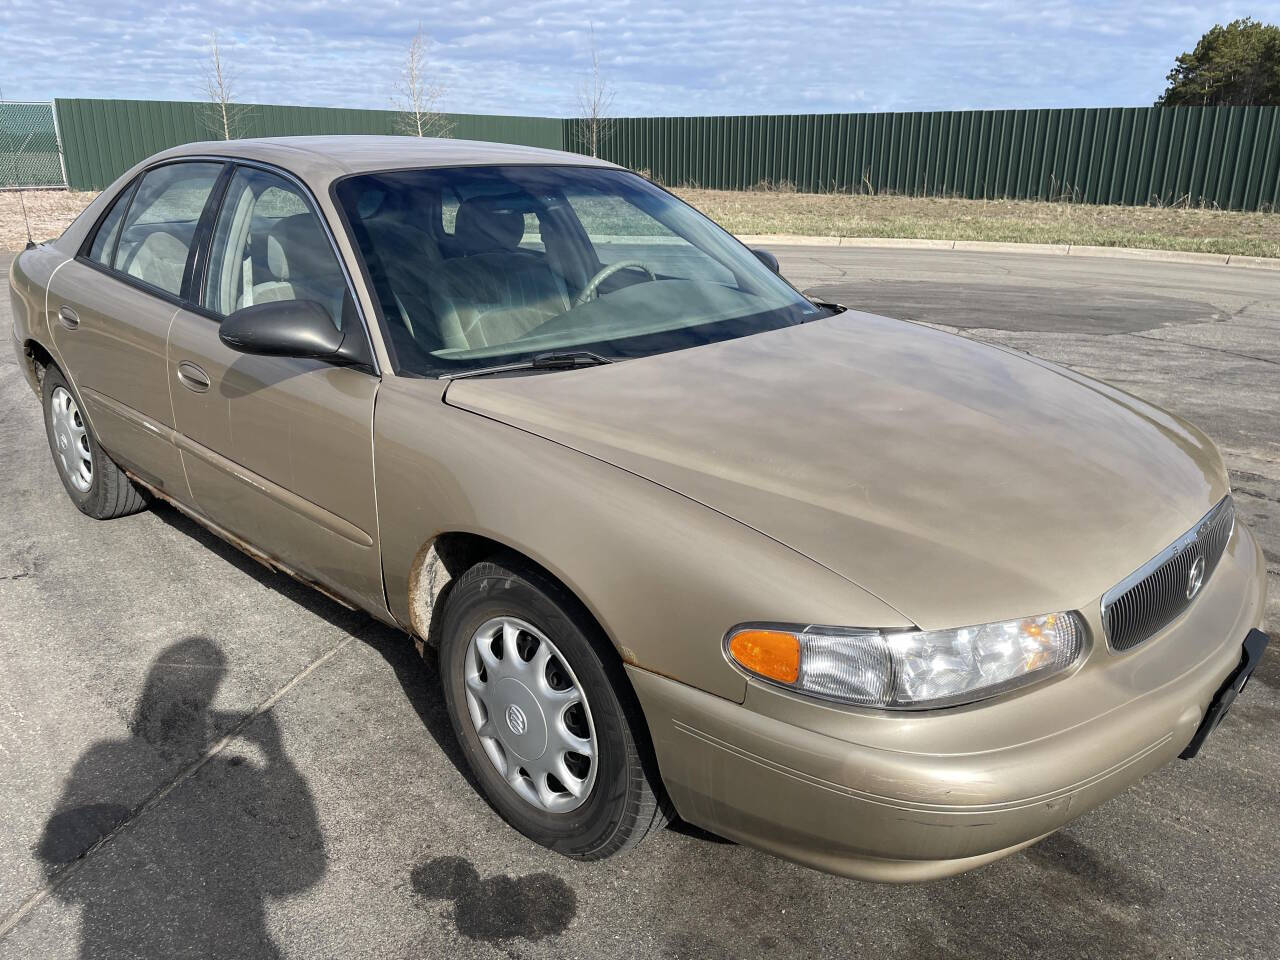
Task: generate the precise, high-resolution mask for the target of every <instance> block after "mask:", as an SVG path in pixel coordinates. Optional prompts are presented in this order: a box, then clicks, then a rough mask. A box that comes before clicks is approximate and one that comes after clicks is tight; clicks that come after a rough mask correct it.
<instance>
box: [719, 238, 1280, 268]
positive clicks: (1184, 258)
mask: <svg viewBox="0 0 1280 960" xmlns="http://www.w3.org/2000/svg"><path fill="white" fill-rule="evenodd" d="M738 239H739V240H741V241H742V242H743V243H745V244H748V245H750V244H753V243H755V244H762V245H764V246H806V247H873V248H876V247H878V248H880V249H889V250H903V249H906V250H958V251H960V252H967V253H1026V254H1040V255H1047V256H1057V257H1106V258H1110V259H1117V260H1148V261H1154V262H1156V263H1195V264H1201V265H1205V266H1216V267H1248V268H1250V269H1253V270H1280V258H1275V257H1247V256H1243V255H1241V254H1234V253H1230V254H1228V253H1189V252H1187V251H1183V250H1147V249H1143V248H1140V247H1090V246H1083V245H1079V244H1069V243H1002V242H999V241H994V240H908V239H904V238H897V237H805V236H800V235H798V234H793V233H762V234H754V235H753V234H744V235H742V236H740V237H738Z"/></svg>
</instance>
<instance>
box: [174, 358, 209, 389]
mask: <svg viewBox="0 0 1280 960" xmlns="http://www.w3.org/2000/svg"><path fill="white" fill-rule="evenodd" d="M178 379H179V380H180V381H182V385H183V386H184V387H186V388H187V389H188V390H194V391H195V392H196V393H204V392H205V391H206V390H208V389H209V375H208V374H207V373H205V372H204V371H203V370H201V369H200V367H199V366H197V365H196V364H194V363H192V362H191V361H190V360H183V361H182V362H181V363H179V364H178Z"/></svg>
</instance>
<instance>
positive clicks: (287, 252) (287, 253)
mask: <svg viewBox="0 0 1280 960" xmlns="http://www.w3.org/2000/svg"><path fill="white" fill-rule="evenodd" d="M332 257H333V251H332V248H331V247H330V246H329V242H328V239H327V238H326V237H325V235H324V231H323V230H322V229H321V228H320V224H318V223H317V222H316V219H315V217H313V216H312V215H311V214H310V213H298V214H294V215H293V216H292V217H284V218H282V219H281V220H280V221H278V222H277V223H276V225H275V226H274V227H272V228H271V230H270V231H269V232H268V233H267V269H268V270H270V271H271V276H272V277H274V278H275V279H276V280H288V279H290V276H289V275H290V273H292V274H293V275H294V277H295V278H301V279H308V278H309V277H313V276H315V275H317V274H318V275H320V276H323V275H325V274H326V273H327V272H329V269H328V268H329V261H330V260H331V259H332Z"/></svg>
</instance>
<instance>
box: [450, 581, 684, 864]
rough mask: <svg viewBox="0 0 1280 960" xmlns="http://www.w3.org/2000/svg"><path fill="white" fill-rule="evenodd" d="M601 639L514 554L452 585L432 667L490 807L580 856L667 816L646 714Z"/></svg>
mask: <svg viewBox="0 0 1280 960" xmlns="http://www.w3.org/2000/svg"><path fill="white" fill-rule="evenodd" d="M606 643H607V641H606V640H605V639H604V638H603V637H601V636H600V632H599V629H598V628H597V627H596V626H595V624H594V623H593V622H592V621H591V619H590V617H588V616H587V615H586V613H585V611H582V610H581V608H580V606H579V605H578V604H577V602H576V600H574V598H573V597H572V596H570V595H569V594H568V593H567V592H566V591H565V590H564V589H563V588H562V587H561V586H560V585H559V584H557V583H556V582H555V581H554V580H552V579H551V578H550V577H547V576H546V575H544V574H542V573H541V572H540V571H538V570H537V569H535V568H533V567H532V566H531V565H526V564H524V563H521V562H518V561H515V560H510V561H508V560H503V561H502V562H483V563H480V564H477V565H476V566H474V567H472V568H471V569H470V570H468V571H467V572H466V573H464V574H463V575H462V576H461V577H460V578H459V579H458V581H457V582H456V583H455V584H454V586H453V589H452V590H451V591H450V594H449V599H448V602H447V604H446V607H445V611H444V622H443V631H442V637H441V650H440V667H441V670H440V672H441V680H442V682H443V684H444V693H445V701H446V703H447V705H448V709H449V719H450V720H451V721H452V723H453V729H454V733H455V734H456V735H457V737H458V741H459V742H460V743H461V745H462V751H463V754H464V755H465V756H466V758H467V763H468V765H469V766H470V767H471V770H472V772H473V773H474V774H475V776H476V779H477V780H478V781H479V783H480V787H481V790H482V791H483V792H484V794H485V797H486V799H487V800H488V801H489V803H490V804H491V805H492V806H493V808H494V809H495V810H496V811H497V812H498V813H499V814H500V815H501V816H502V818H503V819H504V820H506V821H507V823H509V824H511V826H513V827H515V828H516V829H517V830H519V831H520V832H521V833H523V834H524V835H525V836H526V837H528V838H529V839H531V840H533V841H534V842H536V843H540V844H542V845H543V846H545V847H549V848H550V849H552V850H555V851H557V852H559V853H562V854H564V855H566V856H569V857H574V858H576V859H580V860H599V859H603V858H605V857H608V856H612V855H613V854H615V853H619V852H621V851H623V850H626V849H628V848H630V847H632V846H634V845H635V844H637V843H639V842H640V841H641V840H642V839H643V838H644V837H645V836H647V835H648V834H649V833H650V832H651V831H653V830H655V829H657V828H659V827H661V826H662V825H663V824H665V823H666V821H667V813H666V805H665V802H664V800H663V798H662V796H661V794H660V792H659V791H660V789H661V788H660V787H657V789H655V783H656V774H655V775H653V777H652V779H651V776H650V773H649V770H651V769H652V762H651V760H650V758H649V757H648V756H647V755H646V753H645V752H644V751H645V750H646V749H647V741H645V740H643V739H640V738H643V737H644V726H643V719H642V717H641V716H640V711H639V708H638V706H637V705H636V704H635V702H634V697H633V695H632V694H631V691H630V687H629V685H628V683H627V680H626V676H625V674H624V673H623V671H622V669H621V667H620V666H619V665H618V663H617V662H616V660H615V659H613V658H612V657H610V656H609V654H610V653H611V651H609V650H607V648H604V647H603V644H606Z"/></svg>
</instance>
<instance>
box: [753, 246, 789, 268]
mask: <svg viewBox="0 0 1280 960" xmlns="http://www.w3.org/2000/svg"><path fill="white" fill-rule="evenodd" d="M751 252H752V253H754V254H755V255H756V259H757V260H759V261H760V262H761V263H763V264H764V265H765V266H766V267H768V268H769V269H770V270H772V271H773V272H774V273H779V274H780V273H781V272H782V271H781V269H780V268H779V267H778V258H777V257H775V256H774V255H773V254H772V253H770V252H769V251H768V250H760V249H757V248H756V247H752V248H751Z"/></svg>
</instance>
